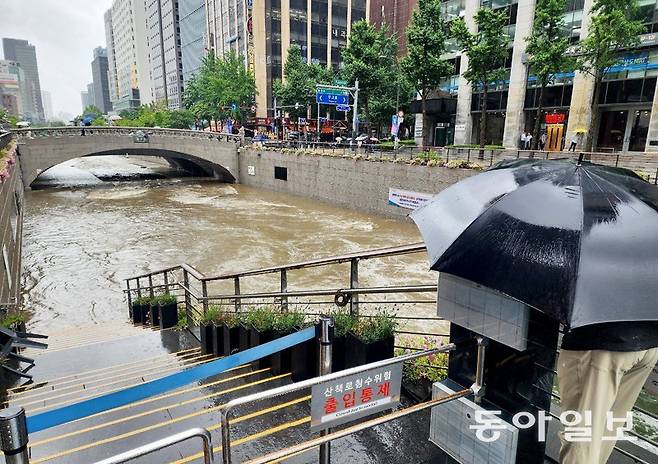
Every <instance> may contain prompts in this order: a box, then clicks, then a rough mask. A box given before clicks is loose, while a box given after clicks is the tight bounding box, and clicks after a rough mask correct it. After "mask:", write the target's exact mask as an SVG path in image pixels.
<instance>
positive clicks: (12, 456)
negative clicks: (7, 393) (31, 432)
mask: <svg viewBox="0 0 658 464" xmlns="http://www.w3.org/2000/svg"><path fill="white" fill-rule="evenodd" d="M27 442H28V436H27V424H26V422H25V409H23V408H16V407H13V408H6V409H2V410H0V449H2V452H3V453H4V455H5V462H6V463H7V464H29V462H30V459H29V454H28V450H27Z"/></svg>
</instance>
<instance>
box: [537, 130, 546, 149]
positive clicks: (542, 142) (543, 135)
mask: <svg viewBox="0 0 658 464" xmlns="http://www.w3.org/2000/svg"><path fill="white" fill-rule="evenodd" d="M547 139H548V137H547V136H546V132H542V133H541V136H540V137H539V149H540V150H541V151H544V148H546V140H547Z"/></svg>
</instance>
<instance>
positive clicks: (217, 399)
mask: <svg viewBox="0 0 658 464" xmlns="http://www.w3.org/2000/svg"><path fill="white" fill-rule="evenodd" d="M49 335H50V339H49V343H50V347H49V349H48V350H45V351H39V350H26V351H25V354H26V355H27V356H30V357H34V358H35V359H36V366H35V367H34V369H33V370H32V374H33V375H34V379H33V382H31V383H28V384H22V385H16V386H14V387H11V388H10V389H8V391H7V398H6V402H5V404H4V405H3V407H4V406H22V407H24V408H25V410H26V413H27V415H28V417H29V416H30V415H34V414H37V413H40V412H44V411H48V410H51V409H54V408H58V407H61V406H65V405H69V404H72V403H76V402H79V401H81V400H85V399H90V398H94V397H97V396H101V395H103V394H106V393H110V392H114V391H118V390H121V389H124V388H127V387H130V386H134V385H138V384H140V383H143V382H147V381H149V380H153V379H157V378H160V377H163V376H166V375H168V374H171V373H174V372H177V371H179V370H181V369H183V368H185V367H191V366H195V365H199V364H202V363H206V362H208V361H211V360H212V359H213V358H212V356H211V355H204V354H202V353H201V351H200V349H199V343H198V341H197V340H196V339H195V338H194V337H193V336H192V335H191V334H190V333H189V332H188V331H185V330H182V331H181V330H176V329H168V330H163V331H158V330H153V329H151V328H148V327H142V326H133V325H131V324H127V323H121V322H108V323H104V324H96V325H90V326H86V327H74V328H71V329H67V330H62V331H60V332H56V333H51V334H49ZM256 365H257V364H256ZM290 382H291V380H290V373H285V372H284V373H281V374H279V375H273V374H272V373H271V372H270V370H269V369H268V368H266V369H258V368H256V367H253V366H252V365H244V366H239V367H236V368H234V369H232V370H230V371H227V372H224V373H223V374H220V375H218V376H214V377H211V378H208V379H205V380H204V381H203V382H200V383H197V384H190V385H187V386H185V387H183V388H179V389H177V390H174V391H171V392H168V393H165V394H162V395H158V396H155V397H152V398H148V399H145V400H141V401H138V402H135V403H132V404H129V405H126V406H122V407H119V408H116V409H113V410H109V411H106V412H103V413H99V414H96V415H94V416H91V417H87V418H84V419H80V420H78V421H75V422H71V423H68V424H64V425H61V426H58V427H54V428H51V429H48V430H45V431H42V432H37V433H33V434H31V435H30V439H29V449H30V463H33V464H34V463H46V462H48V463H67V464H69V463H70V464H77V463H80V464H82V463H84V464H89V463H92V462H96V461H98V460H101V459H104V458H107V457H110V456H113V455H115V454H118V453H121V452H123V451H127V450H129V449H132V448H135V447H137V446H140V445H143V444H146V443H149V442H152V441H155V440H158V439H160V438H163V437H165V436H168V435H171V434H174V433H177V432H181V431H184V430H187V429H190V428H192V427H204V428H206V429H208V430H209V431H210V432H211V434H212V437H213V445H214V447H215V454H216V460H217V462H221V458H220V456H221V449H220V443H221V441H220V430H219V428H220V425H219V414H218V409H219V407H220V406H221V405H222V404H224V403H226V401H228V400H230V399H232V398H236V397H239V396H242V395H246V394H250V393H254V392H257V391H262V390H267V389H270V388H275V387H278V386H281V385H285V384H288V383H290ZM309 399H310V392H309V391H301V392H298V393H294V394H290V395H287V396H283V397H279V398H276V399H274V400H268V401H263V402H261V403H254V404H251V405H248V406H246V407H244V408H238V409H236V410H235V411H234V412H233V414H232V417H233V420H232V421H231V435H232V437H233V442H232V443H233V457H234V462H242V461H246V460H248V459H250V458H255V457H257V456H260V455H263V454H265V453H267V452H270V451H273V450H276V449H280V448H283V447H285V446H286V445H287V444H294V443H298V442H301V441H304V440H305V439H308V438H310V437H311V434H310V432H309V430H308V427H309V425H308V423H309V421H310V418H309V407H310V406H309V404H310V402H309ZM428 414H429V413H428ZM428 422H429V421H428V416H426V415H416V416H414V417H409V418H407V419H405V420H401V421H399V422H396V423H391V424H386V425H383V426H380V427H377V428H375V429H372V430H368V431H366V432H363V433H362V434H359V435H355V436H352V437H348V438H345V439H342V440H340V441H339V442H336V443H335V444H334V445H332V450H333V456H334V459H333V462H335V463H341V462H351V463H353V464H357V463H379V462H386V463H396V462H399V463H407V462H409V460H408V458H409V454H408V453H409V452H410V450H413V452H414V454H416V453H418V454H416V455H417V456H423V457H424V458H426V457H430V456H432V454H433V451H434V448H433V445H431V444H429V443H428V441H427V436H428V431H427V430H426V429H427V427H428ZM201 457H202V456H201V448H200V445H199V442H198V441H194V440H192V441H188V442H184V443H181V444H179V445H176V446H172V447H170V448H167V449H164V450H162V451H159V452H157V453H154V454H151V455H148V456H145V457H143V458H140V459H137V460H135V461H133V462H142V463H160V462H162V463H165V462H168V463H169V462H170V463H188V462H190V463H191V462H194V463H199V462H202V460H201ZM1 459H2V458H0V460H1ZM419 459H420V458H419ZM288 462H296V463H302V462H317V452H313V451H309V452H307V453H305V454H303V455H299V456H295V457H293V458H290V459H289V460H288Z"/></svg>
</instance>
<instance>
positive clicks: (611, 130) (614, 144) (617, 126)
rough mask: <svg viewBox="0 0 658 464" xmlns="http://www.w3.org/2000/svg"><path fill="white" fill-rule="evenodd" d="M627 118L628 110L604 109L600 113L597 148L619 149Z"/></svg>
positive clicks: (622, 143) (622, 140) (621, 144)
mask: <svg viewBox="0 0 658 464" xmlns="http://www.w3.org/2000/svg"><path fill="white" fill-rule="evenodd" d="M627 118H628V111H604V112H603V113H602V114H601V126H600V128H599V140H598V144H597V149H598V150H612V151H621V149H622V147H623V145H624V133H625V132H626V119H627Z"/></svg>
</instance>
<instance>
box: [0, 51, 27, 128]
mask: <svg viewBox="0 0 658 464" xmlns="http://www.w3.org/2000/svg"><path fill="white" fill-rule="evenodd" d="M26 99H27V83H26V80H25V74H24V73H23V70H22V69H21V66H20V64H19V63H17V62H15V61H9V60H0V100H1V101H0V106H2V107H3V108H5V109H6V110H7V111H8V112H9V113H10V114H12V115H14V116H16V117H22V115H23V102H24V101H26Z"/></svg>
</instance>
